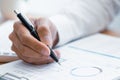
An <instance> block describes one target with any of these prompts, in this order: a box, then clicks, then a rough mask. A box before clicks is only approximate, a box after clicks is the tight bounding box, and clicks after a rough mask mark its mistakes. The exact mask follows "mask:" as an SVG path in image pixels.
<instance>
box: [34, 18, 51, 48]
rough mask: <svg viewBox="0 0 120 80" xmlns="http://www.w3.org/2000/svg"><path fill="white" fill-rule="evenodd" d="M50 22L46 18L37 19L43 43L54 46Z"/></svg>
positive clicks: (38, 30)
mask: <svg viewBox="0 0 120 80" xmlns="http://www.w3.org/2000/svg"><path fill="white" fill-rule="evenodd" d="M49 26H50V25H49V23H47V21H46V20H43V19H38V20H36V27H37V32H38V35H39V36H40V39H41V41H42V42H43V43H45V44H46V45H49V46H50V47H52V35H51V31H50V29H49Z"/></svg>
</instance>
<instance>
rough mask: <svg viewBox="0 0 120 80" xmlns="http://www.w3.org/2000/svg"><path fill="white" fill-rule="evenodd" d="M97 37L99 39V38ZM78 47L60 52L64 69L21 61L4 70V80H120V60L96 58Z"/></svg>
mask: <svg viewBox="0 0 120 80" xmlns="http://www.w3.org/2000/svg"><path fill="white" fill-rule="evenodd" d="M97 35H98V36H99V34H97ZM103 36H104V35H103ZM93 37H94V36H93ZM95 37H96V36H95ZM99 37H100V36H99ZM101 37H102V35H101ZM106 37H107V36H106ZM76 42H77V43H78V42H80V41H76ZM76 42H75V43H76ZM75 43H74V44H73V43H72V44H69V45H66V46H64V47H61V48H59V49H58V50H59V51H60V53H61V59H60V63H61V66H59V65H58V64H57V63H51V64H46V65H32V64H28V63H25V62H23V61H20V60H19V61H15V62H12V63H8V64H5V65H1V66H0V76H1V79H0V80H3V79H4V80H119V79H120V78H119V76H120V59H118V58H111V57H109V56H103V55H98V54H93V53H91V52H88V51H83V50H81V49H76V48H73V47H71V46H74V47H77V46H76V44H77V43H76V44H75ZM2 78H3V79H2Z"/></svg>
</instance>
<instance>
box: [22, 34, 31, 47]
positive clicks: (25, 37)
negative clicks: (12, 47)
mask: <svg viewBox="0 0 120 80" xmlns="http://www.w3.org/2000/svg"><path fill="white" fill-rule="evenodd" d="M21 42H22V44H23V45H26V44H27V42H29V39H28V36H27V35H25V34H24V35H22V36H21Z"/></svg>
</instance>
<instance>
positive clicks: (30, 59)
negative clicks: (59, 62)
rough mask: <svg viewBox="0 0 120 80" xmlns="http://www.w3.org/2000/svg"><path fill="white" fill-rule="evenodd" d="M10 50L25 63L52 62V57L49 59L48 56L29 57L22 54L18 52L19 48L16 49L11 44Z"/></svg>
mask: <svg viewBox="0 0 120 80" xmlns="http://www.w3.org/2000/svg"><path fill="white" fill-rule="evenodd" d="M12 50H13V51H15V52H16V53H17V55H18V57H19V58H20V59H22V60H23V61H25V62H27V63H31V64H48V63H51V62H53V59H51V58H50V57H49V56H41V57H36V58H35V57H29V56H24V55H22V53H21V52H20V50H19V49H17V48H16V47H15V46H14V45H12Z"/></svg>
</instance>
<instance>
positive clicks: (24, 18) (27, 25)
mask: <svg viewBox="0 0 120 80" xmlns="http://www.w3.org/2000/svg"><path fill="white" fill-rule="evenodd" d="M17 17H18V18H19V19H20V20H21V22H22V24H23V25H24V26H25V27H26V28H27V29H28V30H29V31H30V32H31V31H33V26H32V25H31V24H30V23H29V22H28V19H26V17H25V16H23V15H22V14H21V13H19V14H17Z"/></svg>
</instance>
